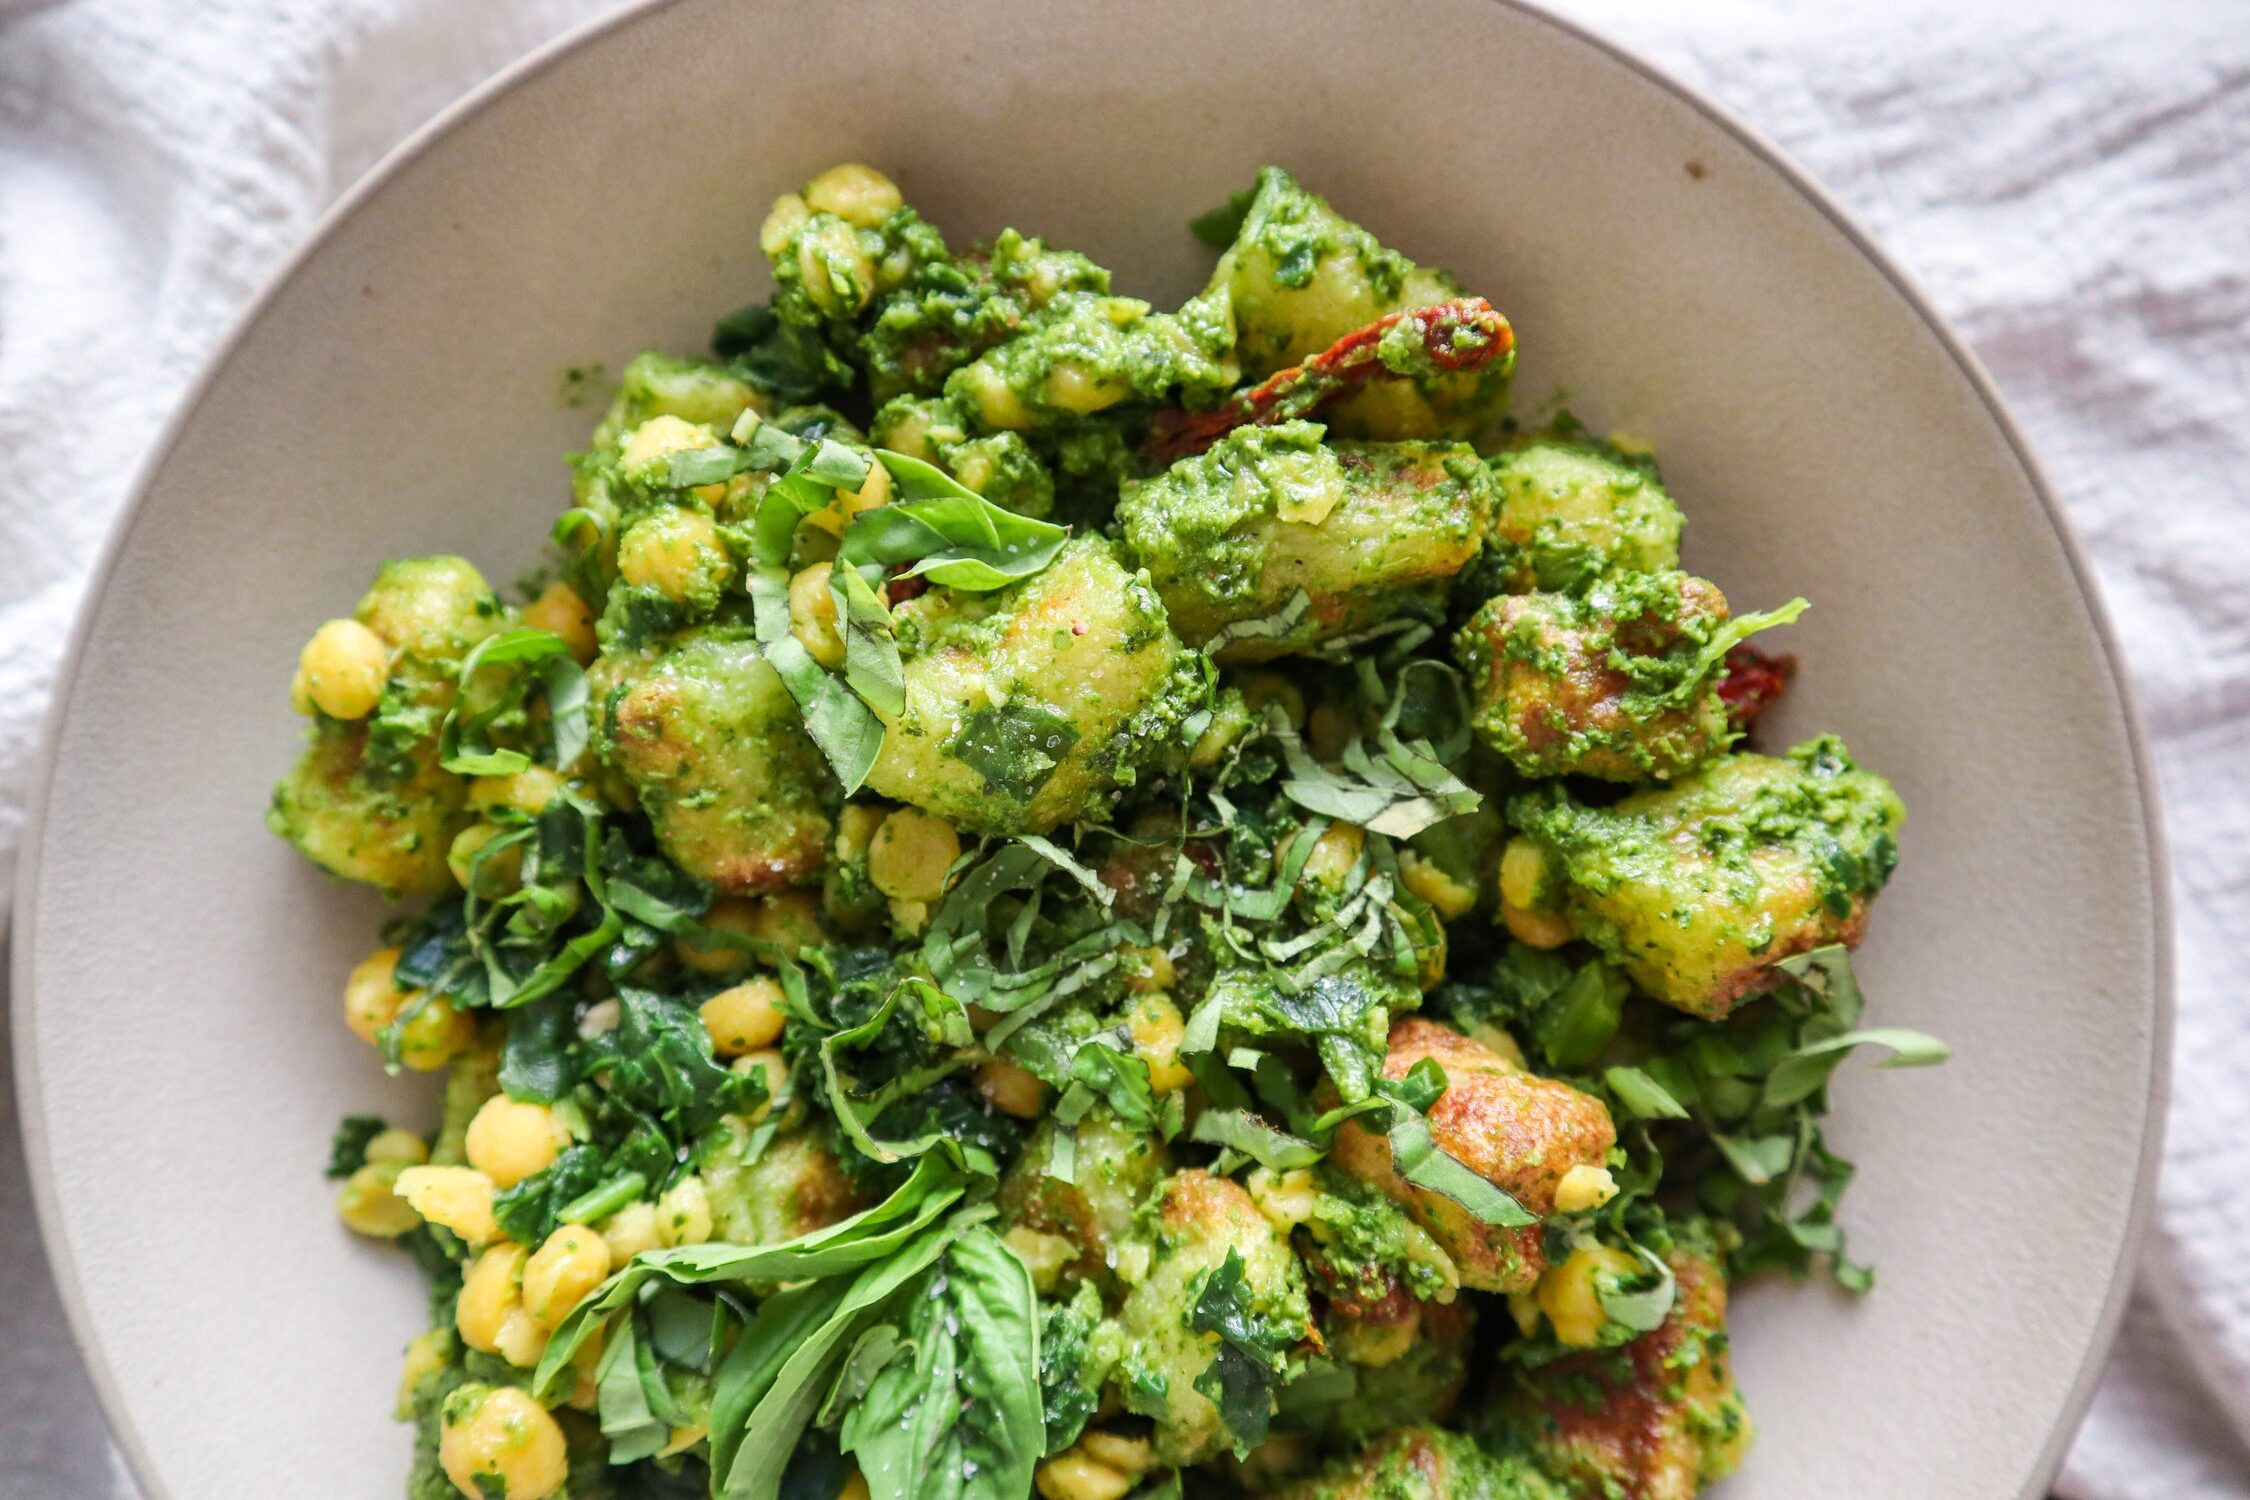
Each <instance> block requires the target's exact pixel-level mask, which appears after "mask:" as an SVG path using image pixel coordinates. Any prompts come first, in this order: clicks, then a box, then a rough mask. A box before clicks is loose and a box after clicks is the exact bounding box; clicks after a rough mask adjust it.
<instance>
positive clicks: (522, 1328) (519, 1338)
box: [493, 1303, 547, 1370]
mask: <svg viewBox="0 0 2250 1500" xmlns="http://www.w3.org/2000/svg"><path fill="white" fill-rule="evenodd" d="M493 1352H494V1353H496V1354H498V1355H499V1356H500V1357H501V1358H502V1359H504V1360H506V1361H507V1362H508V1363H509V1364H511V1365H514V1366H515V1367H516V1368H517V1369H519V1370H528V1369H530V1368H531V1367H532V1366H533V1365H536V1364H538V1363H539V1356H540V1355H542V1354H545V1353H546V1352H547V1329H546V1327H545V1326H544V1325H542V1324H541V1323H540V1321H539V1320H538V1319H537V1318H535V1317H533V1316H532V1315H531V1311H530V1309H529V1308H526V1307H524V1306H523V1305H522V1304H520V1303H519V1304H517V1305H516V1306H514V1307H511V1308H509V1309H508V1315H507V1316H506V1317H505V1318H502V1319H501V1320H500V1334H499V1336H498V1337H497V1338H495V1339H494V1340H493Z"/></svg>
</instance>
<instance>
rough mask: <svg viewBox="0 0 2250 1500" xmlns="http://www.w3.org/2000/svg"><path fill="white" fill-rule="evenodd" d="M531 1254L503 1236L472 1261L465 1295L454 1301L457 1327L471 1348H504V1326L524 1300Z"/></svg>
mask: <svg viewBox="0 0 2250 1500" xmlns="http://www.w3.org/2000/svg"><path fill="white" fill-rule="evenodd" d="M529 1255H530V1252H529V1251H527V1250H525V1249H524V1247H523V1246H521V1245H517V1244H512V1243H510V1242H508V1241H506V1240H503V1241H501V1242H500V1243H499V1244H497V1245H494V1246H493V1247H492V1248H491V1249H489V1250H486V1251H485V1252H484V1253H483V1254H482V1255H479V1256H478V1257H477V1258H476V1259H475V1260H473V1261H471V1262H469V1269H468V1271H467V1273H466V1274H464V1275H463V1276H462V1278H461V1295H460V1296H458V1297H456V1298H455V1299H454V1301H453V1327H454V1329H455V1330H456V1331H457V1332H459V1333H460V1335H461V1339H462V1342H464V1343H466V1344H467V1345H468V1346H469V1347H470V1348H471V1349H481V1350H483V1351H484V1352H485V1353H487V1354H497V1353H499V1352H500V1330H501V1328H502V1327H503V1326H504V1325H505V1324H506V1322H507V1320H508V1314H509V1313H511V1312H514V1311H515V1310H516V1308H517V1307H518V1306H519V1305H520V1304H521V1303H522V1301H523V1290H522V1288H523V1267H524V1262H525V1260H526V1259H527V1258H528V1257H529Z"/></svg>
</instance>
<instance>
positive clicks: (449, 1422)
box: [438, 1385, 570, 1500]
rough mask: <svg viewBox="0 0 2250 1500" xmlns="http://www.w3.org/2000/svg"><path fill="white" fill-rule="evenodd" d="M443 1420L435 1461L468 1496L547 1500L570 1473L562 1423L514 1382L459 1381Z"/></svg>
mask: <svg viewBox="0 0 2250 1500" xmlns="http://www.w3.org/2000/svg"><path fill="white" fill-rule="evenodd" d="M442 1424H443V1425H442V1427H441V1428H440V1434H439V1437H438V1466H439V1467H440V1468H442V1469H444V1470H445V1477H446V1478H448V1479H450V1480H452V1481H453V1487H454V1488H455V1489H457V1490H459V1491H460V1492H461V1493H462V1494H464V1495H466V1496H468V1497H469V1500H547V1497H548V1496H550V1495H553V1494H554V1493H555V1492H556V1491H557V1490H559V1489H561V1488H562V1486H563V1481H564V1480H565V1479H567V1478H568V1477H569V1474H570V1452H569V1448H568V1445H567V1444H565V1443H564V1441H563V1431H562V1428H561V1427H560V1426H558V1425H557V1424H556V1422H555V1419H554V1418H553V1417H552V1416H550V1415H549V1414H548V1412H547V1409H546V1408H545V1407H543V1406H541V1405H540V1404H539V1403H538V1402H537V1401H534V1400H533V1399H532V1398H531V1396H530V1394H529V1393H528V1392H525V1391H521V1390H518V1389H517V1388H516V1387H514V1386H498V1387H494V1386H489V1385H464V1386H462V1387H461V1388H460V1389H458V1390H456V1391H455V1392H454V1393H453V1394H452V1395H450V1396H448V1397H446V1398H445V1409H444V1413H443V1417H442ZM496 1486H497V1488H496Z"/></svg>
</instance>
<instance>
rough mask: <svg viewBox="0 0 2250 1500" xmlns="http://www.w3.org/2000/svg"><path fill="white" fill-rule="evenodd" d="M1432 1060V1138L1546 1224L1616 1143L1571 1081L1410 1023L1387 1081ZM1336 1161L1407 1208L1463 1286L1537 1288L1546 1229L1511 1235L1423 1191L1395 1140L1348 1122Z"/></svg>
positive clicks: (1395, 1030) (1599, 1110)
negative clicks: (1437, 1086)
mask: <svg viewBox="0 0 2250 1500" xmlns="http://www.w3.org/2000/svg"><path fill="white" fill-rule="evenodd" d="M1424 1058H1432V1059H1435V1060H1436V1062H1437V1063H1438V1065H1439V1066H1440V1067H1442V1068H1444V1069H1445V1076H1446V1090H1445V1093H1444V1094H1443V1095H1442V1096H1441V1097H1440V1098H1439V1099H1438V1101H1437V1103H1436V1104H1434V1105H1432V1106H1431V1108H1430V1116H1429V1118H1430V1134H1431V1135H1432V1136H1433V1137H1435V1139H1436V1141H1437V1143H1438V1145H1439V1146H1440V1147H1442V1148H1443V1149H1444V1150H1445V1151H1447V1152H1448V1153H1450V1154H1451V1155H1453V1156H1454V1157H1456V1158H1458V1159H1459V1160H1460V1161H1461V1162H1462V1163H1463V1164H1464V1165H1466V1166H1467V1167H1469V1168H1470V1170H1472V1171H1474V1172H1476V1173H1477V1175H1479V1176H1481V1177H1483V1178H1484V1179H1486V1180H1487V1181H1489V1182H1491V1183H1493V1184H1495V1185H1496V1186H1498V1187H1500V1188H1501V1189H1502V1190H1504V1191H1505V1192H1507V1193H1508V1195H1509V1196H1511V1197H1513V1198H1514V1199H1515V1200H1516V1201H1517V1202H1518V1203H1521V1204H1522V1205H1523V1206H1524V1207H1525V1208H1527V1209H1529V1210H1530V1211H1531V1212H1533V1213H1535V1214H1539V1215H1541V1216H1544V1215H1546V1214H1548V1213H1551V1212H1552V1211H1553V1210H1554V1206H1555V1188H1556V1185H1557V1184H1559V1183H1560V1182H1561V1181H1562V1179H1563V1176H1564V1175H1565V1174H1566V1173H1568V1172H1569V1171H1570V1169H1571V1168H1572V1167H1575V1166H1579V1165H1581V1164H1585V1165H1592V1166H1599V1165H1601V1163H1602V1160H1603V1158H1604V1157H1606V1156H1607V1155H1608V1154H1609V1149H1610V1147H1612V1146H1614V1145H1616V1144H1617V1127H1616V1125H1615V1124H1614V1123H1613V1122H1612V1121H1611V1119H1610V1117H1609V1110H1608V1108H1607V1107H1606V1106H1605V1105H1603V1103H1602V1102H1601V1101H1600V1100H1599V1099H1596V1098H1593V1097H1592V1096H1590V1095H1587V1094H1582V1093H1580V1092H1579V1091H1578V1090H1576V1089H1574V1088H1572V1087H1570V1085H1568V1084H1566V1083H1559V1082H1557V1081H1555V1080H1554V1079H1551V1078H1540V1077H1537V1076H1535V1075H1533V1074H1530V1073H1526V1072H1525V1071H1524V1070H1523V1069H1521V1068H1519V1067H1517V1066H1515V1065H1514V1064H1513V1063H1511V1062H1509V1061H1508V1060H1507V1059H1506V1058H1504V1057H1502V1056H1501V1055H1500V1054H1499V1053H1497V1052H1495V1051H1493V1050H1492V1049H1491V1048H1490V1047H1487V1046H1485V1045H1484V1044H1483V1043H1481V1042H1475V1041H1471V1040H1470V1039H1469V1038H1467V1037H1465V1036H1462V1035H1461V1034H1460V1033H1459V1032H1457V1031H1453V1030H1451V1029H1450V1028H1448V1027H1445V1026H1441V1025H1439V1024H1438V1023H1437V1022H1435V1021H1430V1020H1424V1019H1422V1018H1420V1017H1416V1016H1410V1017H1408V1018H1406V1019H1404V1020H1401V1021H1398V1022H1396V1023H1394V1024H1393V1025H1392V1027H1391V1035H1390V1049H1389V1051H1388V1053H1387V1054H1386V1055H1385V1057H1384V1059H1383V1076H1384V1077H1386V1078H1391V1079H1399V1078H1404V1077H1405V1076H1406V1074H1407V1072H1408V1070H1410V1069H1411V1068H1412V1067H1413V1066H1414V1065H1415V1064H1416V1063H1418V1062H1420V1061H1421V1060H1422V1059H1424ZM1334 1159H1335V1162H1336V1164H1337V1165H1338V1166H1339V1167H1341V1168H1342V1169H1343V1170H1344V1171H1346V1172H1348V1173H1350V1174H1351V1175H1352V1176H1354V1177H1357V1178H1359V1179H1360V1180H1361V1181H1363V1182H1366V1183H1370V1184H1372V1185H1373V1186H1375V1187H1376V1188H1378V1189H1380V1190H1381V1191H1382V1192H1383V1193H1384V1194H1386V1195H1387V1196H1389V1197H1390V1198H1392V1199H1393V1200H1395V1201H1397V1202H1398V1203H1400V1204H1402V1205H1404V1207H1405V1208H1406V1210H1407V1212H1408V1213H1410V1214H1412V1215H1413V1216H1414V1218H1415V1221H1416V1222H1417V1223H1419V1224H1420V1225H1421V1226H1422V1227H1423V1228H1424V1229H1426V1230H1428V1231H1429V1232H1430V1234H1431V1236H1432V1237H1433V1238H1435V1239H1436V1240H1437V1242H1438V1243H1439V1244H1440V1245H1442V1246H1443V1247H1444V1248H1445V1251H1446V1253H1447V1254H1448V1255H1451V1256H1452V1257H1453V1259H1454V1262H1455V1264H1456V1265H1457V1266H1458V1267H1459V1268H1460V1271H1461V1284H1462V1285H1463V1286H1467V1287H1471V1288H1473V1289H1475V1290H1478V1291H1487V1292H1520V1291H1526V1290H1528V1289H1529V1288H1530V1287H1531V1285H1532V1284H1533V1283H1534V1282H1536V1281H1537V1280H1538V1279H1539V1273H1540V1272H1541V1271H1542V1270H1544V1269H1546V1265H1547V1257H1546V1253H1545V1250H1544V1248H1543V1247H1542V1245H1541V1243H1540V1240H1541V1231H1540V1228H1539V1226H1538V1225H1536V1224H1534V1225H1528V1226H1525V1227H1523V1228H1520V1229H1503V1228H1499V1227H1496V1226H1494V1225H1489V1224H1483V1223H1480V1222H1478V1221H1477V1220H1476V1219H1475V1218H1474V1217H1473V1216H1472V1215H1471V1214H1470V1213H1469V1211H1468V1210H1467V1209H1464V1208H1462V1207H1461V1206H1460V1205H1459V1204H1457V1203H1454V1202H1453V1201H1452V1200H1450V1199H1447V1198H1442V1197H1439V1196H1438V1195H1437V1194H1435V1193H1430V1192H1426V1191H1424V1190H1422V1189H1420V1188H1417V1187H1414V1186H1413V1185H1411V1184H1410V1183H1408V1182H1407V1181H1406V1180H1405V1179H1404V1178H1402V1177H1400V1176H1399V1175H1398V1173H1397V1171H1396V1170H1394V1168H1393V1165H1392V1162H1391V1147H1390V1142H1389V1140H1388V1139H1387V1138H1386V1137H1384V1136H1382V1135H1379V1134H1376V1133H1374V1132H1372V1131H1368V1130H1364V1129H1362V1128H1360V1126H1359V1125H1358V1124H1357V1123H1356V1122H1346V1123H1345V1125H1344V1127H1343V1129H1342V1130H1341V1131H1340V1132H1339V1133H1338V1135H1337V1138H1336V1149H1335V1158H1334Z"/></svg>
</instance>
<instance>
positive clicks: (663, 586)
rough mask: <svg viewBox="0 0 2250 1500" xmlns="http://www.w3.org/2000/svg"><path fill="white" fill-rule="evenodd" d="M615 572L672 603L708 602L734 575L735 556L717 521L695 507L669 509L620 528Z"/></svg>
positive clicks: (638, 586)
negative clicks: (730, 552) (691, 600)
mask: <svg viewBox="0 0 2250 1500" xmlns="http://www.w3.org/2000/svg"><path fill="white" fill-rule="evenodd" d="M617 571H618V574H619V576H620V577H622V578H623V579H624V580H625V581H626V582H627V583H629V584H632V585H633V586H634V587H636V588H649V589H654V590H656V592H658V593H659V594H662V595H663V596H664V597H665V598H667V599H670V600H671V601H673V602H674V603H675V604H678V603H684V602H686V601H688V600H690V599H698V598H700V599H703V600H704V601H706V602H708V601H709V600H710V599H711V598H713V597H715V596H716V595H717V594H718V593H719V591H720V590H722V589H724V588H725V587H726V586H727V580H728V579H730V578H732V577H733V576H734V559H733V558H732V557H730V556H728V555H727V549H726V544H725V543H724V542H723V541H721V540H720V539H719V523H718V522H716V521H714V520H712V519H711V518H710V517H709V516H707V515H705V514H704V513H703V512H701V511H699V510H682V509H679V508H677V507H671V508H667V509H664V510H660V511H656V512H654V513H652V514H650V515H646V516H643V517H642V518H641V519H640V520H638V521H635V522H634V523H633V524H632V525H631V526H629V527H627V528H626V529H625V535H624V536H622V537H620V538H619V539H618V542H617Z"/></svg>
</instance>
